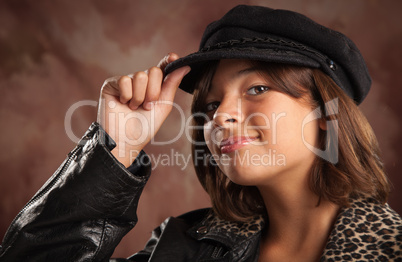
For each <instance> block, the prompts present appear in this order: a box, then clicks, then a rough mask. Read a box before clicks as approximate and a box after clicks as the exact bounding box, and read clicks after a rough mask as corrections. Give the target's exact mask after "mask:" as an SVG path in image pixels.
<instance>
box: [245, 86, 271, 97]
mask: <svg viewBox="0 0 402 262" xmlns="http://www.w3.org/2000/svg"><path fill="white" fill-rule="evenodd" d="M268 90H269V87H267V86H253V87H251V88H249V89H248V90H247V94H249V95H252V96H256V95H260V94H263V93H265V92H267V91H268Z"/></svg>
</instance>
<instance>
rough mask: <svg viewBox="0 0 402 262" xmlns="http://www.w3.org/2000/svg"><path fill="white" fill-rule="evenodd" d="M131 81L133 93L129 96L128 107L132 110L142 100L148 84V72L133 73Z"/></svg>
mask: <svg viewBox="0 0 402 262" xmlns="http://www.w3.org/2000/svg"><path fill="white" fill-rule="evenodd" d="M132 83H133V85H132V94H133V95H132V97H131V100H130V103H129V107H130V108H131V109H132V110H135V109H137V108H138V107H139V106H140V105H141V104H142V103H143V102H144V99H145V93H146V90H147V85H148V74H147V73H146V72H144V71H140V72H137V73H135V74H134V75H133V79H132Z"/></svg>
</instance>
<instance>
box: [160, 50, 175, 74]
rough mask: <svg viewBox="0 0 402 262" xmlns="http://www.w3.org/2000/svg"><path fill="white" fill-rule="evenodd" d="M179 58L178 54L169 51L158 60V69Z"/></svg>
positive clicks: (163, 68)
mask: <svg viewBox="0 0 402 262" xmlns="http://www.w3.org/2000/svg"><path fill="white" fill-rule="evenodd" d="M177 59H179V55H177V54H176V53H169V54H167V55H166V56H165V57H164V58H162V60H161V61H160V62H159V64H158V65H157V67H159V68H160V69H162V71H163V70H165V67H166V66H167V65H168V64H169V63H171V62H173V61H175V60H177Z"/></svg>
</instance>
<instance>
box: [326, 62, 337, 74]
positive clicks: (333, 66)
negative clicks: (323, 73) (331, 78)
mask: <svg viewBox="0 0 402 262" xmlns="http://www.w3.org/2000/svg"><path fill="white" fill-rule="evenodd" d="M327 62H328V64H329V68H331V69H332V71H335V70H336V65H335V63H334V61H332V60H328V61H327Z"/></svg>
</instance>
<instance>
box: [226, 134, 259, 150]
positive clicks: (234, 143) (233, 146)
mask: <svg viewBox="0 0 402 262" xmlns="http://www.w3.org/2000/svg"><path fill="white" fill-rule="evenodd" d="M257 138H258V137H249V136H247V137H246V136H237V137H229V138H227V139H223V140H222V141H221V142H220V144H219V148H220V150H221V153H222V154H228V153H231V152H233V151H236V150H238V149H239V148H242V147H244V146H246V145H248V144H250V143H251V142H252V141H254V140H256V139H257Z"/></svg>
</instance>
